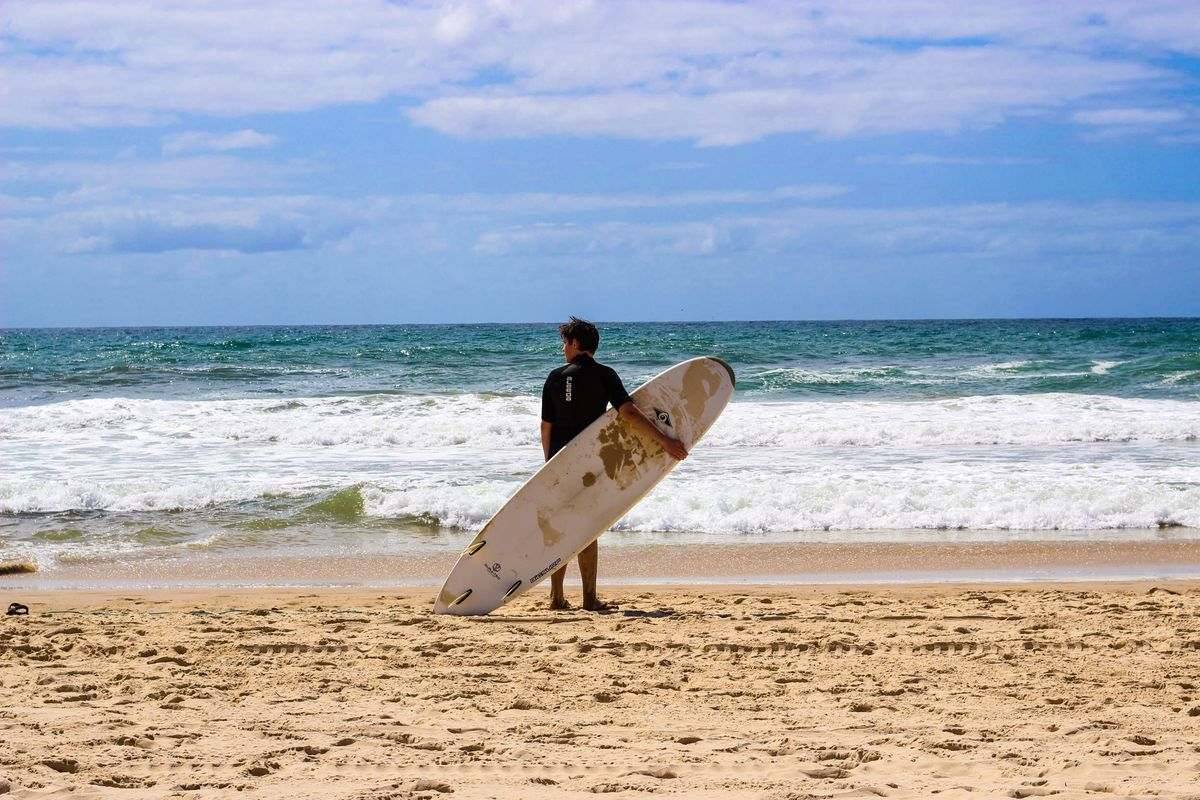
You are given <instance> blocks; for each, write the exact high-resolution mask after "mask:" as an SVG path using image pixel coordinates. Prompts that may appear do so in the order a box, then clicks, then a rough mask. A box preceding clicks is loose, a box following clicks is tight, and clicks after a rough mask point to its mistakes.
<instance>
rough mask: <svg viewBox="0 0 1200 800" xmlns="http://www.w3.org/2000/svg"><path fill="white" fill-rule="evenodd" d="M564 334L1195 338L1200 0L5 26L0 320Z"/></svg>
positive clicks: (159, 4) (39, 13) (549, 9)
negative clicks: (678, 326)
mask: <svg viewBox="0 0 1200 800" xmlns="http://www.w3.org/2000/svg"><path fill="white" fill-rule="evenodd" d="M310 6H311V7H310ZM568 314H578V315H580V316H585V317H590V318H594V319H600V320H675V319H712V320H720V319H868V318H876V319H877V318H888V319H896V318H927V317H930V318H946V317H949V318H968V317H970V318H975V317H1066V316H1194V315H1197V314H1200V13H1198V12H1197V7H1196V3H1195V1H1194V0H1186V1H1185V2H1155V0H1129V1H1128V2H1127V1H1125V0H1112V1H1111V2H1086V1H1085V0H1078V1H1076V0H1064V2H1059V3H1046V2H1044V1H1043V0H1036V1H1031V2H1004V0H994V1H993V2H969V3H968V2H935V1H934V0H895V1H894V2H887V3H880V2H874V1H872V2H862V1H856V0H844V1H843V2H803V1H802V0H796V1H795V2H768V1H766V0H764V1H763V2H751V1H747V2H704V1H702V0H695V1H680V2H659V1H658V0H636V1H635V2H623V1H622V0H607V1H605V2H601V1H600V0H595V1H593V2H575V1H574V0H555V2H550V0H543V1H542V2H513V1H510V0H490V1H489V2H462V3H460V2H453V3H402V2H380V1H377V0H339V2H336V3H320V4H295V3H293V2H273V1H272V0H261V2H245V1H242V2H230V1H227V0H209V1H208V2H203V3H198V2H193V0H188V1H187V2H176V1H175V0H136V1H132V2H111V1H109V0H81V1H79V2H59V1H58V0H29V1H27V0H5V2H4V3H3V4H0V327H24V326H64V325H79V326H84V325H194V324H210V325H212V324H326V323H347V324H350V323H413V322H516V321H553V320H559V319H561V318H563V317H565V316H566V315H568Z"/></svg>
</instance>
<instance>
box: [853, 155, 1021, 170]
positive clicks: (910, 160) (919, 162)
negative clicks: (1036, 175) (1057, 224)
mask: <svg viewBox="0 0 1200 800" xmlns="http://www.w3.org/2000/svg"><path fill="white" fill-rule="evenodd" d="M854 161H855V163H857V164H886V165H891V166H900V167H938V166H964V167H984V166H987V167H1016V166H1029V165H1032V164H1044V163H1045V159H1042V158H1026V157H1023V156H942V155H934V154H931V153H908V154H906V155H896V156H859V157H858V158H856V159H854Z"/></svg>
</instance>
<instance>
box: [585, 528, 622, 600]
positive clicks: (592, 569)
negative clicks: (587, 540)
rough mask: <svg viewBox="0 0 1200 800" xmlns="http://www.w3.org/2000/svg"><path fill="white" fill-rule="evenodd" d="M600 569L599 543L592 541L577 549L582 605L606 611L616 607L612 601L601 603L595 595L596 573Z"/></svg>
mask: <svg viewBox="0 0 1200 800" xmlns="http://www.w3.org/2000/svg"><path fill="white" fill-rule="evenodd" d="M599 571H600V543H599V542H592V543H591V544H589V545H588V546H587V547H585V548H583V549H582V550H580V551H579V577H580V578H582V579H583V607H584V608H586V609H587V610H588V611H606V610H608V609H612V608H616V606H615V605H613V604H612V603H601V602H600V598H599V597H597V596H596V573H598V572H599Z"/></svg>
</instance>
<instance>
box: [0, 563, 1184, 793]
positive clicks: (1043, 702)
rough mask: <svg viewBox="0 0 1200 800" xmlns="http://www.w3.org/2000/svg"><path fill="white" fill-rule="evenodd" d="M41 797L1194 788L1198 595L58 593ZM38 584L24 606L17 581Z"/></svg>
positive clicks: (38, 694)
mask: <svg viewBox="0 0 1200 800" xmlns="http://www.w3.org/2000/svg"><path fill="white" fill-rule="evenodd" d="M9 581H10V579H9V578H6V579H5V582H4V583H0V600H4V601H5V604H7V602H9V601H10V600H12V599H20V600H22V601H23V602H26V603H28V604H29V606H30V607H31V614H30V616H28V617H0V742H2V743H3V746H2V747H0V786H3V785H5V783H7V785H8V787H9V788H10V792H11V795H10V796H13V797H17V798H30V797H46V796H71V797H75V798H86V797H123V798H152V797H153V798H159V797H174V798H217V797H233V796H240V797H244V796H256V797H263V798H356V799H358V800H384V799H385V798H389V799H391V798H441V797H454V798H488V797H502V798H542V797H545V798H550V797H554V798H561V797H585V796H588V797H591V796H594V795H595V794H597V793H599V794H611V795H614V796H618V797H644V796H652V795H664V796H666V795H674V796H680V797H712V798H764V799H766V800H793V799H794V798H807V797H833V796H839V797H876V796H878V797H898V798H904V797H923V798H924V797H929V796H931V795H932V794H934V793H935V792H937V793H938V796H939V797H954V798H959V797H999V796H1009V797H1031V796H1040V795H1050V794H1055V795H1056V796H1058V797H1063V798H1074V797H1135V796H1137V797H1144V796H1148V795H1151V794H1153V795H1155V796H1157V797H1174V798H1184V797H1196V796H1200V744H1198V742H1200V735H1198V728H1200V668H1197V663H1200V662H1198V661H1197V657H1198V655H1200V621H1198V620H1200V616H1198V613H1200V582H1194V581H1166V582H1163V581H1159V582H1155V583H1153V584H1150V583H1116V582H1108V583H1071V584H1016V585H998V584H990V583H985V584H977V585H953V586H949V585H936V586H916V585H910V586H821V587H781V586H750V585H745V586H729V585H724V586H661V585H660V586H635V585H622V586H609V587H608V589H609V591H608V596H609V598H610V599H612V600H615V601H617V602H618V603H619V604H620V608H619V610H617V611H616V612H613V613H608V614H601V615H596V614H586V613H582V612H578V611H571V612H562V613H550V612H547V611H546V610H545V597H544V595H545V592H544V591H542V587H539V588H538V589H537V590H535V591H534V592H533V593H531V594H530V595H527V596H525V597H522V598H519V599H518V600H517V601H515V602H514V603H513V604H512V605H511V606H509V607H506V608H505V609H504V610H503V611H504V613H503V614H502V615H500V616H494V617H488V618H483V619H463V618H452V617H438V616H433V615H432V614H431V613H430V605H431V593H430V592H429V591H428V590H426V589H403V590H390V591H381V590H377V589H376V590H338V589H322V590H312V589H294V590H281V589H261V588H260V589H250V590H222V589H199V588H196V589H183V590H176V591H145V592H138V593H128V592H123V593H112V592H104V591H92V592H67V591H59V592H34V591H31V590H21V591H20V592H17V591H15V590H13V589H12V588H11V586H10V583H9ZM18 595H19V596H18Z"/></svg>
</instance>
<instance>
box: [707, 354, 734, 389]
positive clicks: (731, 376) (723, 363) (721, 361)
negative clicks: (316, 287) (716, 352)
mask: <svg viewBox="0 0 1200 800" xmlns="http://www.w3.org/2000/svg"><path fill="white" fill-rule="evenodd" d="M709 358H711V359H712V360H713V361H715V362H717V363H718V364H720V365H721V366H722V367H724V368H725V371H726V372H728V373H729V382H730V383H732V384H733V385H734V386H735V387H736V386H737V376H736V375H734V374H733V367H731V366H729V362H727V361H725V360H724V359H721V358H717V357H716V356H709Z"/></svg>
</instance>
